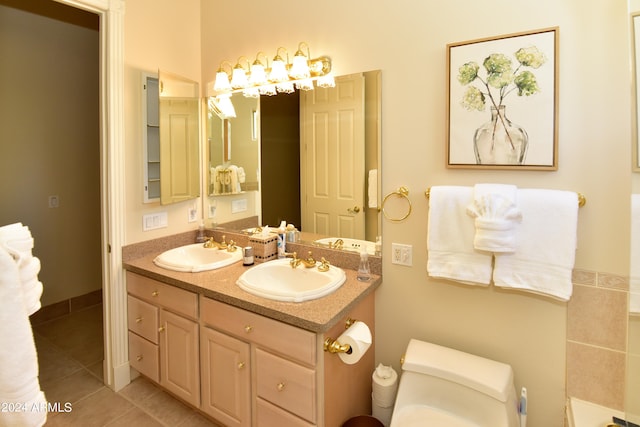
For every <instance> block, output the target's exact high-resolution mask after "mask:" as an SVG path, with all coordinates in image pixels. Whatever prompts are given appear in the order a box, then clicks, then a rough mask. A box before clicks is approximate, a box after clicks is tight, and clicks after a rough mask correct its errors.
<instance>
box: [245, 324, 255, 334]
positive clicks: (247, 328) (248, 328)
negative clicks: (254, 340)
mask: <svg viewBox="0 0 640 427" xmlns="http://www.w3.org/2000/svg"><path fill="white" fill-rule="evenodd" d="M244 331H245V332H246V333H250V332H251V331H253V326H251V325H247V326H245V327H244Z"/></svg>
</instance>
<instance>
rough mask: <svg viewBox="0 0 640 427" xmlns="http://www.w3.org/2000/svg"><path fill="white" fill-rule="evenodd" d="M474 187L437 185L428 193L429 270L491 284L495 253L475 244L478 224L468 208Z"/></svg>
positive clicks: (442, 274)
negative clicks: (474, 245)
mask: <svg viewBox="0 0 640 427" xmlns="http://www.w3.org/2000/svg"><path fill="white" fill-rule="evenodd" d="M472 200H473V187H459V186H436V187H431V191H430V194H429V227H428V237H427V250H428V256H429V259H428V261H427V271H428V273H429V275H430V276H432V277H440V278H444V279H451V280H456V281H459V282H463V283H468V284H476V285H477V284H480V285H488V284H489V282H490V281H491V263H492V254H490V253H486V252H481V251H477V250H476V249H475V248H474V247H473V237H474V234H475V227H474V224H473V219H472V218H471V217H470V216H469V215H467V212H466V208H467V206H468V205H469V204H470V203H471V202H472Z"/></svg>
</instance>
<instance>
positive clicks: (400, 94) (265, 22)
mask: <svg viewBox="0 0 640 427" xmlns="http://www.w3.org/2000/svg"><path fill="white" fill-rule="evenodd" d="M199 3H201V19H202V21H198V9H197V8H198V4H199ZM152 4H153V7H151V6H152ZM126 6H127V14H126V39H125V43H126V71H125V72H126V75H125V80H126V81H125V83H126V94H125V99H126V113H127V123H126V124H127V129H126V139H127V150H128V152H127V175H128V179H129V177H130V181H129V182H131V185H130V186H129V189H128V195H127V217H128V220H127V221H128V224H127V239H126V240H127V243H133V242H136V241H140V240H147V239H150V238H154V237H157V236H159V235H168V234H173V233H174V232H177V231H180V230H184V229H190V228H195V225H190V224H188V223H187V222H186V209H187V208H186V207H185V206H180V205H178V206H174V207H170V208H166V209H167V210H168V211H169V213H170V224H171V227H170V228H169V229H164V230H160V231H158V232H148V233H142V232H141V226H140V223H141V216H142V214H143V213H145V212H150V211H153V210H156V209H158V210H164V209H165V208H160V207H158V206H144V205H142V203H141V202H140V201H141V200H142V190H141V175H142V172H141V171H140V167H139V165H140V164H141V147H140V144H139V141H140V136H139V135H140V132H141V131H140V129H139V125H138V124H139V123H140V120H139V117H138V116H137V112H138V111H139V99H138V96H139V95H138V94H139V92H140V91H139V83H138V81H139V78H138V74H139V70H141V69H146V70H153V69H154V68H156V67H162V68H167V69H168V70H169V71H172V72H176V73H179V74H183V75H185V76H187V77H190V78H192V79H196V80H198V78H197V77H198V73H199V71H200V70H195V69H196V68H198V67H201V79H200V80H201V82H202V83H203V85H204V84H206V83H207V82H210V81H212V80H213V79H214V75H215V71H216V69H217V67H218V65H219V63H220V62H221V61H222V60H224V59H228V60H231V61H235V59H236V58H238V56H240V55H247V56H251V55H255V53H256V52H258V51H261V50H264V51H266V52H268V54H269V55H271V54H275V49H276V48H277V47H278V46H286V47H287V48H288V49H289V50H290V51H292V50H294V49H295V46H296V45H297V43H298V42H300V41H306V42H308V43H309V46H310V47H311V53H312V55H321V54H328V55H330V56H331V57H332V59H333V61H334V70H335V71H336V73H337V74H347V73H351V72H356V71H363V70H371V69H381V70H382V98H383V111H382V115H383V122H382V132H383V134H382V140H383V142H382V156H383V161H382V163H383V167H382V191H383V193H384V194H386V193H388V192H390V191H393V190H395V189H397V188H398V187H399V186H401V185H405V186H407V187H408V188H409V190H410V192H411V193H410V197H411V200H412V202H413V206H414V210H413V214H412V215H411V216H410V217H409V218H408V219H407V220H406V221H404V222H402V223H398V224H396V223H390V222H384V224H383V242H384V257H385V261H384V265H383V275H384V283H383V285H382V287H381V288H380V290H379V291H378V292H377V314H376V324H377V333H376V341H377V346H376V361H377V362H382V363H386V364H393V365H394V366H395V367H396V368H398V367H399V363H398V360H399V359H400V357H401V355H402V353H403V351H404V349H405V346H406V344H407V342H408V340H409V338H411V337H415V338H420V339H424V340H428V341H433V342H437V343H440V344H443V345H448V346H451V347H455V348H458V349H461V350H464V351H469V352H472V353H476V354H479V355H483V356H486V357H490V358H493V359H497V360H501V361H504V362H507V363H509V364H511V365H512V366H513V367H514V369H515V373H516V385H517V387H518V388H519V387H520V386H526V387H527V388H528V390H529V397H530V412H529V425H530V426H532V427H543V426H544V427H547V426H560V425H562V422H563V406H564V398H565V382H566V381H565V377H566V368H565V357H566V351H567V348H566V347H567V346H566V340H567V332H566V331H567V304H564V303H560V302H557V301H553V300H550V299H547V298H544V297H539V296H534V295H529V294H525V293H518V292H507V291H501V290H496V289H493V288H490V289H478V288H470V287H466V286H463V285H456V284H451V283H446V282H442V281H437V280H432V279H430V278H429V277H428V276H427V274H426V230H427V228H426V227H427V224H426V217H427V211H428V204H427V201H426V200H425V198H424V196H423V192H424V190H425V189H427V188H428V187H430V186H433V185H441V184H460V185H473V184H474V183H476V182H490V181H493V182H505V183H513V184H516V185H519V186H521V187H544V188H553V189H565V190H573V191H580V192H582V193H583V194H585V195H586V197H587V205H586V206H585V207H584V208H582V209H581V211H580V224H579V236H578V246H579V247H578V250H577V259H576V268H580V269H584V270H588V271H593V272H603V273H608V274H613V275H623V276H626V275H627V274H628V269H629V256H628V248H629V237H628V236H629V194H630V190H631V177H630V170H629V139H630V117H629V103H630V95H629V71H628V49H629V46H628V39H627V12H626V3H625V2H624V1H623V0H615V1H612V0H593V1H591V2H589V5H588V6H585V5H584V2H581V1H579V0H562V1H557V0H542V1H540V2H538V3H536V4H535V6H526V7H525V5H523V4H522V3H521V2H513V1H510V0H495V1H492V2H491V3H490V4H487V3H486V2H484V3H478V2H469V1H462V0H453V1H450V2H437V3H436V2H429V1H423V2H416V1H408V0H400V1H398V2H393V3H389V2H376V3H375V4H372V3H371V2H365V1H363V0H355V1H350V2H342V1H339V0H327V1H325V2H324V3H323V4H322V5H318V4H314V5H312V6H308V7H306V6H301V5H296V6H295V7H292V5H291V4H290V2H286V1H284V0H274V1H271V2H268V3H267V2H254V1H249V0H240V1H238V0H234V1H214V0H201V2H198V1H196V0H193V1H190V2H180V3H179V5H178V2H170V1H168V0H165V1H162V2H156V1H153V2H152V1H151V0H128V1H127V3H126ZM523 9H525V10H523ZM150 15H151V16H150ZM231 17H233V19H231ZM151 18H153V19H151ZM162 22H164V25H163V24H162ZM169 24H171V25H173V27H174V28H176V30H175V31H171V32H170V33H169V32H168V31H166V28H167V27H166V26H168V25H169ZM551 26H559V27H560V52H559V53H560V61H559V63H560V75H559V83H560V110H559V118H560V120H559V169H558V171H556V172H533V171H519V172H512V171H494V172H492V171H473V170H449V169H447V168H446V167H445V163H444V159H445V147H446V129H445V119H446V109H445V108H446V97H447V91H446V82H447V76H446V50H445V48H446V44H447V43H452V42H458V41H464V40H470V39H475V38H481V37H488V36H494V35H500V34H507V33H512V32H519V31H525V30H531V29H538V28H546V27H551ZM197 27H199V28H200V29H201V34H202V40H201V42H200V41H199V39H198V37H199V36H198V34H199V33H198V34H196V33H197V31H196V30H197ZM178 29H179V30H178ZM169 34H171V37H172V39H171V40H174V39H173V38H177V40H178V41H180V42H182V43H185V42H186V43H187V44H189V46H186V48H185V49H181V48H178V46H181V47H185V46H184V44H181V43H174V42H173V41H171V40H166V39H165V38H168V37H169ZM198 43H201V52H200V53H199V52H198V50H197V48H196V46H197V45H198ZM200 61H201V63H200ZM406 72H409V73H412V74H411V77H410V78H409V77H407V75H406V74H405V73H406ZM136 187H138V188H136ZM219 209H220V205H219ZM392 242H398V243H407V244H411V245H413V266H412V267H402V266H396V265H392V264H391V263H390V259H389V258H390V256H389V255H390V247H391V243H392Z"/></svg>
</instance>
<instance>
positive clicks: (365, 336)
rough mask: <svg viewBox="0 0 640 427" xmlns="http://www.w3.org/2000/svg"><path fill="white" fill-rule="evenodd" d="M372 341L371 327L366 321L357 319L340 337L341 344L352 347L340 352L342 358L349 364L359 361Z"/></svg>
mask: <svg viewBox="0 0 640 427" xmlns="http://www.w3.org/2000/svg"><path fill="white" fill-rule="evenodd" d="M371 341H372V339H371V331H370V330H369V327H368V326H367V325H366V323H364V322H361V321H359V320H358V321H356V322H355V323H353V324H352V325H351V326H350V327H349V329H347V330H346V331H345V332H344V333H343V334H342V335H340V336H339V337H338V342H339V343H340V344H343V345H344V344H349V346H350V347H351V350H350V351H348V352H346V353H340V354H339V357H340V360H342V361H343V362H344V363H346V364H347V365H353V364H354V363H357V362H358V360H360V359H361V358H362V356H364V354H365V353H366V352H367V350H368V349H369V347H370V346H371Z"/></svg>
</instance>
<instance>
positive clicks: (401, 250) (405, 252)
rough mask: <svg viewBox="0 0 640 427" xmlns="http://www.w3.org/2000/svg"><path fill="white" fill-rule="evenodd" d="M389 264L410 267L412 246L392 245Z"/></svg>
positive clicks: (411, 263)
mask: <svg viewBox="0 0 640 427" xmlns="http://www.w3.org/2000/svg"><path fill="white" fill-rule="evenodd" d="M391 263H392V264H398V265H405V266H407V267H411V266H412V265H413V246H411V245H404V244H401V243H392V244H391Z"/></svg>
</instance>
